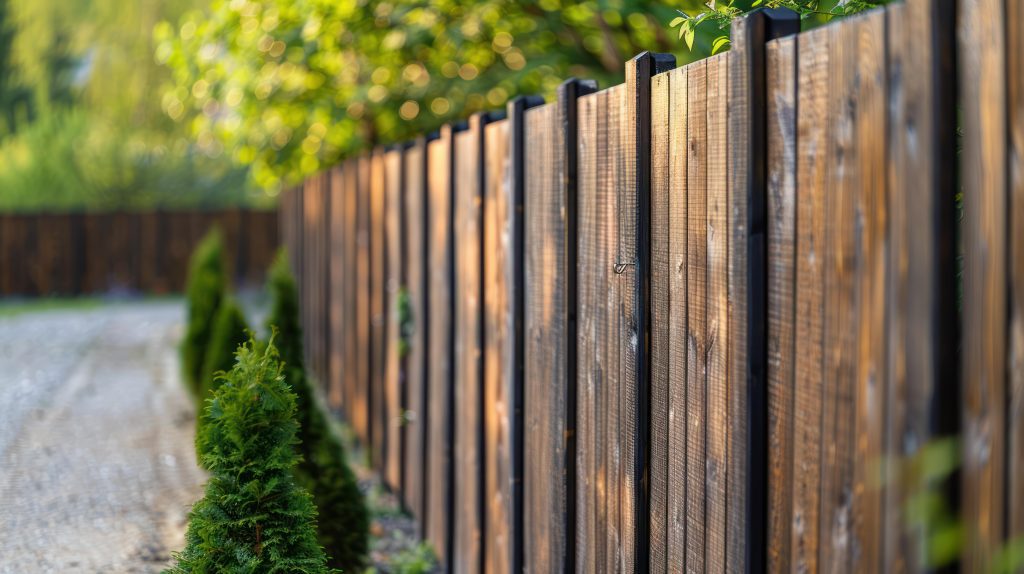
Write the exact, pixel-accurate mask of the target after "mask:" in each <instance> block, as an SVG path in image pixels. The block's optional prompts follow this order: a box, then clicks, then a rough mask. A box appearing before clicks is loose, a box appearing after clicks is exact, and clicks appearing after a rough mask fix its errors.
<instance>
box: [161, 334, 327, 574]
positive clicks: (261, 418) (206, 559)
mask: <svg viewBox="0 0 1024 574" xmlns="http://www.w3.org/2000/svg"><path fill="white" fill-rule="evenodd" d="M203 416H204V417H205V418H206V421H205V423H204V427H205V432H204V433H203V435H202V436H203V440H204V441H205V444H204V445H203V448H201V449H200V450H201V452H202V459H203V460H202V465H203V466H204V467H205V468H206V469H208V470H209V471H210V480H209V482H207V483H206V493H205V496H204V497H203V498H202V499H201V500H199V502H197V503H196V504H195V505H194V506H193V507H192V511H191V512H190V513H189V524H188V530H187V532H186V534H185V541H186V545H185V549H184V550H183V551H181V552H178V553H175V554H174V565H173V566H172V567H171V568H170V569H169V570H167V571H165V574H166V573H170V574H185V573H207V572H209V573H214V572H217V573H220V572H247V573H252V574H270V573H272V572H288V573H296V574H298V573H304V574H323V573H327V572H330V570H329V569H328V567H327V557H326V556H325V555H324V551H323V548H321V547H320V545H319V544H318V543H317V537H316V516H317V512H316V508H315V507H314V506H313V501H312V499H311V498H310V496H309V494H308V493H307V492H306V491H305V490H304V489H303V488H302V487H301V486H299V485H298V484H297V483H296V481H295V478H294V476H293V471H294V467H295V465H296V464H297V463H298V456H297V454H296V452H295V448H294V446H295V442H296V433H297V432H298V423H297V422H296V420H295V395H294V393H292V391H291V388H290V387H289V385H288V383H286V382H285V378H284V374H283V372H282V367H281V364H280V362H279V361H278V355H277V350H276V349H275V348H274V346H273V341H271V342H270V343H269V344H267V345H265V346H264V345H257V344H255V343H254V342H252V341H250V342H249V343H248V344H246V345H244V346H242V347H241V348H239V350H238V355H237V361H236V363H235V366H234V368H233V369H232V370H231V372H230V373H228V374H227V375H226V376H225V377H224V378H223V381H222V383H221V385H220V387H219V388H218V389H217V391H216V392H215V393H214V395H213V398H212V399H211V400H210V401H208V403H207V407H206V409H205V411H204V413H203Z"/></svg>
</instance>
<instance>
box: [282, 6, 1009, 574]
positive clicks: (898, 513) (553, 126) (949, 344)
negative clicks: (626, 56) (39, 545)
mask: <svg viewBox="0 0 1024 574" xmlns="http://www.w3.org/2000/svg"><path fill="white" fill-rule="evenodd" d="M960 4H961V6H960V8H959V10H955V9H954V5H953V2H951V1H938V2H934V1H930V0H906V2H904V3H896V4H893V5H890V6H887V7H885V8H882V9H878V10H875V11H872V12H868V13H866V14H864V15H860V16H857V17H852V18H849V19H846V20H844V21H842V22H838V23H835V24H832V25H829V26H826V27H823V28H820V29H817V30H814V31H811V32H806V33H800V34H796V33H795V32H796V30H797V28H798V23H797V20H796V19H795V17H792V16H791V15H787V14H785V13H777V12H772V11H766V12H759V13H756V14H754V15H751V16H749V17H746V18H744V19H742V20H739V21H737V22H736V23H734V26H733V38H732V49H731V51H729V52H727V53H724V54H721V55H717V56H714V57H712V58H709V59H707V60H704V61H701V62H697V63H694V64H690V65H687V66H684V67H680V68H675V66H674V62H673V61H672V59H671V58H670V57H665V56H661V55H653V54H642V55H640V56H637V57H636V58H635V59H633V60H632V61H630V62H629V64H628V65H627V69H626V82H625V84H623V85H620V86H613V87H610V88H607V89H604V90H601V91H598V90H597V86H596V85H595V84H594V83H592V82H587V81H579V80H570V81H568V82H566V83H565V84H563V86H562V87H561V88H560V90H559V92H558V98H557V100H556V101H553V102H550V103H547V104H545V103H543V101H541V100H539V99H537V98H519V99H516V100H514V101H513V102H512V103H510V104H509V107H508V110H507V114H504V115H502V114H479V115H476V116H474V117H473V118H472V119H471V120H470V121H469V122H468V124H466V125H457V126H447V127H445V128H444V129H442V130H441V131H440V133H439V134H434V135H432V136H429V137H424V138H421V139H419V140H417V141H416V142H414V143H411V144H408V145H403V146H397V147H392V148H389V149H386V150H379V151H376V152H374V153H372V154H370V155H368V156H366V157H363V158H358V159H352V160H349V161H347V162H346V163H344V164H343V165H341V166H339V167H337V168H335V169H334V170H333V171H331V172H330V173H327V174H324V175H321V176H318V177H315V178H313V179H311V180H310V182H308V183H307V184H306V185H304V186H302V187H301V188H299V189H296V190H294V191H292V192H290V193H288V194H287V195H286V196H285V201H284V203H283V205H282V210H281V214H282V218H283V219H282V222H283V226H284V229H285V241H286V244H287V245H289V247H290V248H291V249H292V250H293V251H294V253H295V254H296V256H295V257H293V261H295V262H297V263H298V262H300V263H299V264H298V265H297V269H296V270H297V273H298V275H299V277H300V282H301V283H302V286H303V293H304V294H305V296H304V299H303V308H304V313H305V320H306V323H307V325H308V328H307V333H308V341H307V343H308V344H307V348H308V349H309V353H310V364H311V365H313V368H314V370H315V371H316V375H317V376H318V378H319V379H320V381H322V382H323V384H324V385H325V387H326V390H327V391H328V393H329V396H330V397H331V402H332V405H334V406H335V407H338V408H340V410H341V412H342V413H343V415H344V417H345V418H346V419H347V420H348V421H349V422H350V424H351V425H352V426H353V428H354V429H355V431H356V433H357V435H358V436H359V437H361V439H362V440H363V441H364V442H365V444H367V445H369V446H370V453H371V459H372V460H373V461H374V465H375V466H376V467H377V468H378V469H379V470H380V471H381V474H382V476H383V477H384V479H385V481H386V483H387V484H388V485H389V486H390V487H391V488H392V489H394V490H395V491H396V492H398V494H399V495H400V497H401V499H402V500H403V502H404V504H405V506H406V508H407V509H408V510H409V511H410V512H411V513H412V514H413V515H414V516H415V517H416V518H417V521H418V524H419V534H420V535H421V536H422V537H423V538H425V539H426V540H428V541H430V542H431V543H432V545H433V547H434V549H435V551H436V552H437V554H438V555H439V557H440V559H441V561H442V563H443V564H444V566H445V568H446V570H450V571H456V572H498V573H501V572H521V571H525V572H565V571H578V572H612V571H615V572H649V571H653V572H677V571H681V570H683V569H685V570H687V571H695V572H700V571H708V572H725V571H728V572H744V571H747V572H749V571H763V570H770V571H773V572H781V571H803V572H839V571H858V572H876V571H925V570H928V568H929V565H928V563H927V559H926V557H927V556H928V555H929V553H930V552H932V551H934V550H935V549H936V548H935V547H934V544H935V543H934V542H933V539H932V538H931V537H930V534H932V533H933V531H932V529H931V528H930V525H929V524H928V522H927V519H925V520H924V521H922V518H921V516H920V515H919V514H915V513H914V512H913V511H912V510H911V507H912V506H913V505H915V504H919V503H920V500H921V494H922V489H923V488H925V487H934V488H937V489H939V492H942V491H943V490H945V491H946V492H947V493H948V494H950V495H951V496H949V497H948V500H949V501H950V502H951V503H953V504H954V508H953V510H954V511H955V510H960V511H961V512H960V516H961V518H962V520H963V526H964V532H965V533H966V536H965V538H964V542H963V549H962V550H963V556H964V559H963V561H962V566H963V568H964V570H967V571H972V572H985V571H987V569H988V568H989V566H990V565H991V564H992V560H993V559H994V556H995V555H996V552H997V549H999V548H1001V547H1003V546H1004V545H1005V544H1006V543H1007V541H1009V540H1011V539H1013V538H1014V537H1018V536H1020V535H1022V534H1024V495H1022V493H1024V478H1022V477H1024V473H1022V472H1021V471H1024V448H1022V447H1024V254H1022V253H1020V249H1021V246H1022V245H1024V169H1022V168H1021V166H1022V165H1024V58H1022V57H1021V54H1022V53H1024V50H1022V47H1024V44H1022V43H1024V10H1022V9H1021V8H1020V6H1019V3H1017V2H1015V0H1006V1H1005V2H1004V1H1003V0H963V1H962V2H961V3H960ZM956 37H959V43H957V42H953V41H952V40H951V39H952V38H956ZM954 62H959V72H960V75H959V79H958V76H957V74H956V71H955V70H956V68H955V67H954ZM958 82H959V84H958ZM958 93H960V94H961V96H960V99H959V101H958V100H957V94H958ZM958 107H959V108H960V109H961V117H962V118H963V119H962V120H961V121H962V122H963V126H964V139H963V144H962V145H963V150H964V151H963V153H962V155H958V153H957V147H958V142H957V140H956V133H957V122H956V119H955V118H956V117H957V108H958ZM958 165H959V166H960V167H959V168H958V167H957V166H958ZM958 174H959V175H958ZM958 178H959V179H958ZM958 183H959V185H958ZM325 186H326V188H325ZM958 191H962V193H963V196H964V205H965V212H966V214H967V215H966V224H965V226H964V227H963V230H962V232H959V231H958V229H959V226H958V222H957V203H956V196H957V193H958ZM327 234H330V235H331V240H330V241H326V240H324V239H323V238H324V237H326V236H327ZM958 234H960V235H962V237H961V239H958V237H957V236H958ZM958 241H962V244H963V246H964V256H963V260H964V277H965V281H964V289H963V294H962V299H961V297H960V296H959V295H958V289H957V277H958V271H957V260H958V259H957V254H956V253H957V245H958ZM300 255H301V256H300ZM961 300H962V304H963V313H962V315H961V314H960V313H959V312H958V303H959V302H960V301H961ZM399 302H401V303H399ZM406 312H408V314H409V315H410V316H411V320H410V321H405V320H403V319H404V318H406ZM960 405H963V406H962V407H961V406H960ZM954 435H959V436H960V439H961V440H960V443H959V444H960V447H961V451H962V459H963V466H962V468H961V471H960V474H959V476H960V479H959V481H958V482H954V480H953V479H947V480H936V479H932V478H921V476H920V474H921V473H920V465H921V463H922V461H921V458H922V457H925V456H927V452H928V450H927V447H928V446H929V445H931V444H936V441H938V440H939V439H942V438H943V437H950V436H954ZM915 469H916V470H917V471H918V472H916V473H915V472H913V471H914V470H915ZM957 489H959V490H958V491H957ZM958 501H959V508H958V507H957V504H956V503H957V502H958Z"/></svg>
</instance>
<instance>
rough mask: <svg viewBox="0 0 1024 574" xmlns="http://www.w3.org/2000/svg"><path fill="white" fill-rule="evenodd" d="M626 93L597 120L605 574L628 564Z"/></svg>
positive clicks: (618, 92) (611, 97)
mask: <svg viewBox="0 0 1024 574" xmlns="http://www.w3.org/2000/svg"><path fill="white" fill-rule="evenodd" d="M626 95H627V94H626V88H625V86H624V85H619V86H616V87H613V88H609V89H608V90H605V99H604V105H605V108H604V110H603V112H604V113H603V115H602V116H601V117H602V118H605V121H606V123H607V126H606V127H605V128H604V129H605V131H604V133H605V134H606V135H605V137H606V138H607V140H606V141H607V145H606V147H605V149H604V154H603V155H602V156H601V157H599V158H598V166H609V169H607V170H606V171H605V178H604V179H603V181H602V182H601V183H602V185H603V187H604V189H603V195H604V198H605V200H606V203H605V206H606V209H607V210H608V211H607V212H606V214H605V217H607V219H608V223H607V225H608V227H609V228H610V229H609V233H608V244H607V246H606V248H605V252H604V255H605V256H604V258H603V259H602V260H601V261H600V263H602V264H604V265H608V264H609V263H611V264H612V270H611V273H610V274H609V275H608V277H607V279H606V281H607V286H606V290H607V292H606V293H607V294H606V303H605V305H606V307H607V309H608V317H607V318H606V322H605V325H604V338H605V344H604V349H602V350H601V351H599V352H600V353H603V354H604V355H605V356H606V357H607V361H608V375H609V377H608V381H607V386H606V387H605V389H604V390H605V392H604V396H603V397H602V399H603V402H604V405H603V406H604V411H605V413H604V416H605V425H604V428H603V430H604V436H603V437H602V438H601V442H600V443H599V446H598V448H601V449H603V450H604V451H605V452H604V456H605V465H606V467H605V468H606V470H605V473H606V476H605V479H606V480H607V482H608V486H607V494H606V497H607V498H606V502H605V505H606V512H607V518H606V520H607V522H606V524H607V529H608V531H607V538H606V540H605V545H607V547H608V552H607V555H606V557H605V558H606V568H607V569H608V570H609V571H620V572H622V571H625V569H626V564H628V563H629V562H630V561H629V560H628V556H627V555H626V548H625V545H626V543H625V540H624V539H625V538H626V533H625V532H624V530H625V527H624V525H623V521H622V506H623V502H624V500H625V499H627V498H628V497H629V493H628V492H624V489H623V484H622V478H623V474H624V467H625V465H626V464H627V454H626V453H623V452H622V450H623V449H622V446H623V445H622V436H623V432H624V431H622V426H623V421H622V394H623V391H622V387H623V386H626V385H628V384H629V381H628V380H625V379H624V376H623V375H624V374H625V375H627V376H628V375H629V374H631V373H632V369H630V368H629V365H628V364H627V363H626V361H625V360H624V358H625V353H623V352H622V342H623V341H622V330H623V328H624V325H623V320H624V318H625V317H624V315H625V314H626V313H628V312H629V311H627V310H626V309H624V308H623V306H624V304H625V303H624V293H623V291H624V290H625V288H626V286H628V285H629V284H630V283H631V279H632V277H631V276H628V275H626V276H623V273H624V271H626V270H628V266H629V258H630V256H631V254H632V253H631V250H630V249H629V247H627V248H625V249H624V248H623V245H622V243H623V241H622V235H623V234H625V230H623V227H622V225H623V223H622V222H623V219H624V218H626V219H627V220H628V221H627V225H630V226H631V225H632V224H633V222H632V219H631V218H629V213H628V211H627V210H626V209H625V208H624V206H623V203H624V200H625V196H626V195H628V189H626V188H625V185H628V182H629V181H630V180H631V178H628V177H626V174H625V173H623V172H624V171H625V164H626V163H627V162H628V160H627V159H626V158H624V157H623V153H622V152H623V150H622V141H621V138H622V123H623V120H622V117H623V108H624V104H625V99H626ZM600 133H602V132H601V127H600V126H599V127H598V134H600ZM599 137H600V136H599ZM611 166H614V168H611ZM599 169H600V167H599ZM627 424H628V421H627ZM627 432H628V431H627Z"/></svg>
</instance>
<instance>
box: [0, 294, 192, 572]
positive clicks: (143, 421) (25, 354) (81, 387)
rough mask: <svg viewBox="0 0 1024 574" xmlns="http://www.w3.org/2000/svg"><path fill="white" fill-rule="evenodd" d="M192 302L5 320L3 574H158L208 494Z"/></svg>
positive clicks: (0, 447)
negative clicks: (188, 370) (190, 373)
mask: <svg viewBox="0 0 1024 574" xmlns="http://www.w3.org/2000/svg"><path fill="white" fill-rule="evenodd" d="M183 315H184V312H183V308H182V306H181V303H180V302H177V301H162V302H140V303H124V304H117V305H113V304H111V305H103V306H101V307H99V308H96V309H90V310H52V311H40V312H31V313H24V314H19V315H14V316H10V317H0V573H8V572H10V573H19V574H21V573H34V572H89V573H93V572H103V573H107V572H159V571H160V570H161V569H162V568H164V567H165V566H166V564H167V562H168V560H169V559H170V552H171V551H172V550H177V549H180V548H181V547H182V546H183V545H184V527H185V518H186V514H187V512H188V509H189V506H190V505H191V504H192V502H194V501H195V500H197V499H198V498H199V497H200V496H201V495H202V483H203V482H204V480H205V477H204V475H203V473H202V472H201V471H200V470H199V468H198V467H197V466H196V463H195V454H194V451H193V446H192V440H193V424H194V423H193V421H194V415H193V407H192V404H191V401H190V400H189V398H188V397H187V395H186V393H185V391H184V387H183V386H182V384H181V382H180V381H179V372H178V357H177V341H178V339H179V338H180V336H181V332H182V318H183Z"/></svg>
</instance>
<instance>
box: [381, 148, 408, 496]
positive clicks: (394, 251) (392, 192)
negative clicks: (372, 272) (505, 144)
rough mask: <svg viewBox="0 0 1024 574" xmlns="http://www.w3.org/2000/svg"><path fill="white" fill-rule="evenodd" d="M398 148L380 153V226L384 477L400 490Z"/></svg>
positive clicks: (400, 206)
mask: <svg viewBox="0 0 1024 574" xmlns="http://www.w3.org/2000/svg"><path fill="white" fill-rule="evenodd" d="M402 167H403V158H402V148H401V147H398V148H395V149H391V150H388V151H387V152H386V153H385V154H384V171H385V177H384V202H385V203H384V228H385V244H386V251H387V258H386V261H387V269H386V273H387V276H386V278H385V281H384V290H385V292H386V293H387V297H386V301H385V305H386V307H385V309H384V315H385V317H386V325H385V340H386V343H385V348H384V362H385V365H384V377H383V381H382V382H383V386H384V409H383V410H384V416H385V420H384V426H385V427H386V430H385V445H384V457H385V458H384V478H385V481H386V482H387V484H388V486H390V487H391V489H392V490H393V491H395V492H398V493H400V492H401V487H402V448H403V437H402V424H403V423H402V421H403V420H404V415H403V410H404V405H403V394H404V389H403V387H404V380H405V369H404V358H403V353H404V351H403V350H402V348H401V341H402V333H401V328H402V325H401V317H400V315H399V303H398V301H399V295H400V294H401V292H402V290H403V288H404V285H405V276H404V265H405V258H404V256H403V251H404V241H405V238H404V227H405V226H404V225H403V219H404V217H403V212H402V211H403V208H404V206H403V202H402V184H403V181H402V177H403V170H402Z"/></svg>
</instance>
